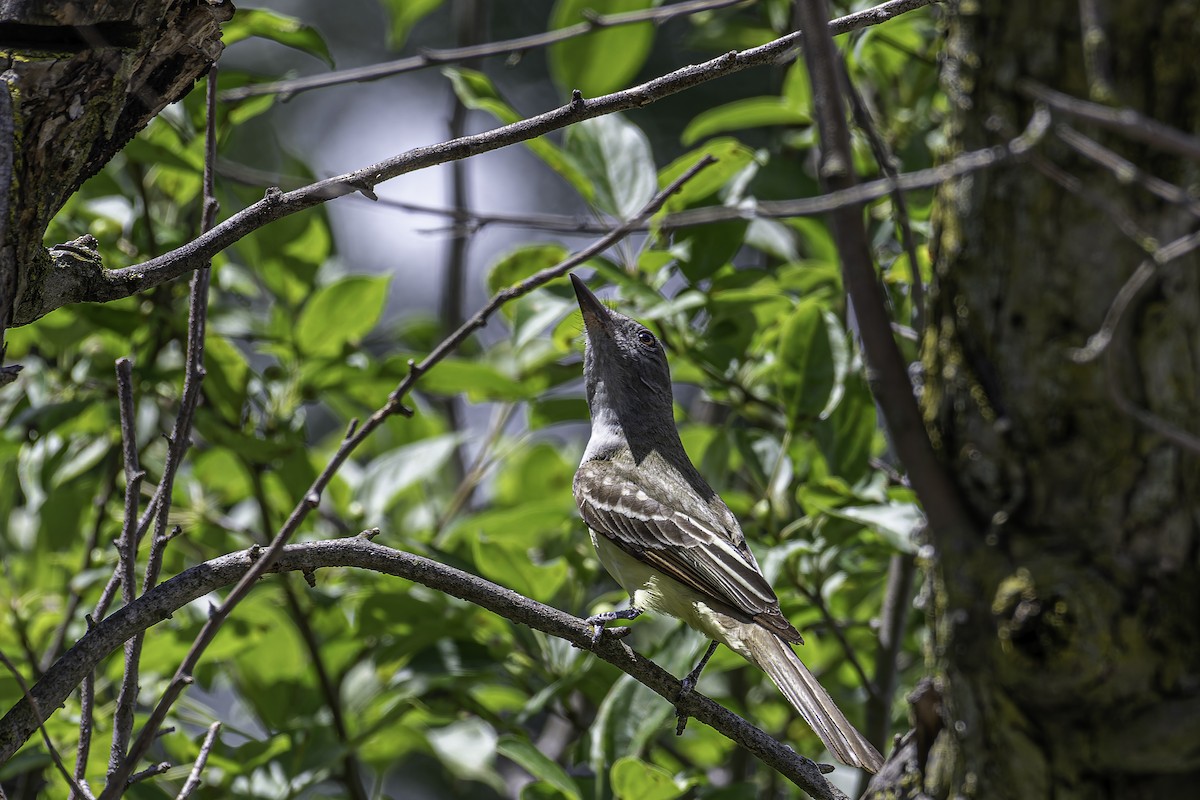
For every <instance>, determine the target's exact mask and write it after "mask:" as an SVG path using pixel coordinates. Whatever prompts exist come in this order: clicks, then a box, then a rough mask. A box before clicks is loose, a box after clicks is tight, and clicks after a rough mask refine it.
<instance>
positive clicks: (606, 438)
mask: <svg viewBox="0 0 1200 800" xmlns="http://www.w3.org/2000/svg"><path fill="white" fill-rule="evenodd" d="M624 444H625V433H624V432H623V431H622V430H621V425H620V423H619V422H618V421H617V415H616V413H615V412H614V411H613V410H612V409H611V408H609V407H608V406H607V405H606V404H603V403H597V404H596V408H593V409H592V437H591V438H590V439H588V443H587V449H586V450H584V451H583V462H588V461H591V460H592V459H593V458H595V457H596V456H598V455H601V454H603V453H609V452H611V451H613V450H615V449H617V448H618V447H620V446H622V445H624Z"/></svg>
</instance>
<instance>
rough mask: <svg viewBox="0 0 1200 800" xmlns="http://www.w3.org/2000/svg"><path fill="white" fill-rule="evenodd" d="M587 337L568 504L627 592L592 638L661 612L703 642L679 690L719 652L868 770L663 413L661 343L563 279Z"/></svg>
mask: <svg viewBox="0 0 1200 800" xmlns="http://www.w3.org/2000/svg"><path fill="white" fill-rule="evenodd" d="M571 282H572V283H573V284H574V286H575V295H576V297H577V298H578V301H579V308H580V310H581V311H582V312H583V321H584V327H585V328H586V330H587V347H586V350H585V354H584V359H583V373H584V378H585V383H586V385H587V401H588V408H589V409H590V411H591V416H592V435H591V439H590V440H589V441H588V444H587V449H586V450H585V452H584V454H583V461H582V463H580V465H579V469H578V470H577V471H576V473H575V480H574V492H575V502H576V504H577V505H578V506H579V513H580V515H581V516H582V517H583V520H584V522H586V523H587V526H588V528H589V530H590V532H591V537H592V543H593V544H594V545H595V546H596V553H597V554H598V555H599V557H600V563H602V564H603V565H604V568H605V569H607V570H608V572H609V574H610V575H612V576H613V578H615V579H616V581H617V582H618V583H619V584H621V586H622V587H623V588H624V589H625V591H627V592H628V593H629V596H630V607H629V608H628V609H627V610H620V611H610V612H607V613H604V614H597V615H595V616H593V617H589V618H588V620H587V621H588V622H590V623H592V624H593V625H595V626H596V627H595V634H594V637H593V638H594V639H596V640H598V639H599V637H600V635H601V633H602V632H603V628H604V625H605V624H606V623H608V622H611V621H612V620H614V619H633V618H634V617H636V616H638V615H639V614H641V613H642V612H643V611H644V610H650V611H658V612H662V613H666V614H670V615H672V616H674V617H678V618H679V619H681V620H683V621H684V622H686V623H687V624H688V625H689V626H691V627H692V628H694V629H695V630H697V631H700V632H701V633H703V634H704V635H705V636H707V637H708V638H709V639H711V640H712V644H711V645H710V647H709V649H708V652H707V653H705V656H704V658H703V659H702V660H701V662H700V664H699V665H698V666H697V668H696V669H695V670H693V671H692V673H691V674H690V675H689V676H688V677H687V678H686V679H685V680H684V691H689V690H690V689H691V688H692V687H693V686H694V685H695V681H696V679H697V678H698V677H699V673H700V670H701V669H702V668H703V667H704V664H705V663H706V662H707V661H708V658H709V657H710V656H711V655H712V653H713V651H714V650H715V649H716V646H717V643H718V642H719V643H721V644H724V645H726V646H727V647H729V648H732V649H733V650H735V651H736V652H738V653H740V654H741V655H742V656H743V657H745V658H747V659H749V660H750V661H751V662H753V663H754V664H757V665H758V667H759V668H761V669H762V670H763V671H764V672H766V673H767V674H768V675H769V676H771V680H773V681H774V682H775V685H776V686H778V687H779V689H780V690H781V691H782V692H783V694H784V696H785V697H787V699H788V701H789V702H790V703H791V704H792V705H793V706H794V707H795V708H796V710H797V711H798V712H800V716H802V717H803V718H804V721H805V722H807V723H808V725H809V726H810V727H811V728H812V729H813V730H814V731H815V732H816V733H817V735H818V736H820V737H821V741H822V742H824V743H825V746H826V747H828V748H829V751H830V752H831V753H833V755H834V756H835V757H836V758H837V759H838V760H839V761H841V762H842V763H843V764H846V765H848V766H852V767H859V768H861V769H865V770H867V771H869V772H876V771H877V770H878V769H879V767H880V765H881V764H882V762H883V759H882V758H881V757H880V755H879V753H878V751H876V750H875V748H874V747H872V746H871V744H870V742H868V741H867V740H866V739H865V738H863V736H862V734H860V733H859V732H858V731H857V730H855V728H854V726H853V725H851V724H850V722H849V721H848V720H847V719H846V717H845V715H844V714H842V712H841V710H840V709H839V708H838V707H837V705H836V704H835V703H834V702H833V699H832V698H831V697H830V696H829V693H828V692H826V691H825V690H824V689H823V688H822V687H821V685H820V684H819V683H817V680H816V678H814V677H813V675H812V673H811V672H809V671H808V668H807V667H805V666H804V664H803V663H802V662H801V661H800V659H799V657H798V656H797V655H796V654H795V652H793V650H792V645H793V644H803V639H802V638H801V636H800V633H799V632H798V631H797V630H796V629H795V628H794V627H792V624H791V623H790V622H788V620H787V619H786V618H785V617H784V616H783V613H782V612H781V611H780V610H779V599H778V598H777V597H776V596H775V592H774V590H772V588H771V586H770V584H769V583H767V580H766V578H764V577H763V574H762V570H761V569H759V566H758V562H757V561H756V560H755V558H754V554H753V553H751V552H750V548H749V547H748V546H747V545H746V537H745V536H744V535H743V534H742V529H741V527H740V526H739V525H738V521H737V519H736V518H735V517H734V515H733V512H731V511H730V510H729V508H728V507H727V506H726V505H725V503H724V502H723V501H722V500H721V498H720V497H719V496H718V495H717V493H716V492H714V491H713V490H712V488H711V487H710V486H709V485H708V483H707V482H705V480H704V478H703V477H701V475H700V473H699V472H698V471H697V470H696V468H695V466H693V465H692V462H691V460H690V459H689V458H688V456H687V453H686V452H685V451H684V449H683V444H682V442H680V440H679V431H678V430H677V429H676V427H675V419H674V414H673V410H672V395H671V373H670V370H669V369H668V367H667V355H666V353H665V352H664V351H663V348H662V345H661V344H660V343H659V341H658V339H657V337H655V336H654V334H653V333H651V332H650V331H649V330H647V329H646V328H645V327H644V326H642V325H640V324H639V323H637V322H636V321H634V320H632V319H630V318H629V317H626V316H624V315H622V314H618V313H617V312H615V311H613V310H611V309H609V308H607V307H606V306H604V305H603V304H601V303H600V301H599V300H597V299H596V296H595V295H593V294H592V293H591V292H590V291H588V288H587V286H585V285H584V283H583V281H581V280H580V279H579V278H578V277H576V276H575V275H572V276H571Z"/></svg>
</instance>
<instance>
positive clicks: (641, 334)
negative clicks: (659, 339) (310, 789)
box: [637, 328, 654, 347]
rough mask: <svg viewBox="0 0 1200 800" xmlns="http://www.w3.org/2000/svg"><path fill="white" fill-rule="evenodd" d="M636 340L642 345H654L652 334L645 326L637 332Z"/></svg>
mask: <svg viewBox="0 0 1200 800" xmlns="http://www.w3.org/2000/svg"><path fill="white" fill-rule="evenodd" d="M637 340H638V344H640V345H641V346H642V347H654V334H653V333H651V332H650V331H648V330H646V329H645V328H642V329H641V330H640V331H638V332H637Z"/></svg>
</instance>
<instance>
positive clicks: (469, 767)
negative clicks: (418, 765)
mask: <svg viewBox="0 0 1200 800" xmlns="http://www.w3.org/2000/svg"><path fill="white" fill-rule="evenodd" d="M426 736H427V738H428V739H429V745H430V747H432V748H433V751H434V752H435V753H437V755H438V758H440V759H441V761H442V763H443V764H445V765H446V766H447V767H449V768H450V771H451V772H453V773H454V774H455V775H457V776H458V777H460V778H479V777H483V776H485V775H487V774H488V773H490V772H491V771H492V760H493V759H494V758H495V755H496V743H497V740H498V737H497V736H496V730H495V728H493V727H492V726H491V725H489V724H488V723H486V722H484V721H483V720H481V719H478V718H469V719H464V720H462V721H460V722H452V723H450V724H449V725H447V726H446V727H444V728H435V729H433V730H430V731H429V732H428V733H427V734H426Z"/></svg>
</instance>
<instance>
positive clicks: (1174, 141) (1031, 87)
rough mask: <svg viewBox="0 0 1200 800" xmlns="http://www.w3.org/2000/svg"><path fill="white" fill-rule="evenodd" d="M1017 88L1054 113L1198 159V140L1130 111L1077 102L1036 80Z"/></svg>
mask: <svg viewBox="0 0 1200 800" xmlns="http://www.w3.org/2000/svg"><path fill="white" fill-rule="evenodd" d="M1017 89H1018V90H1020V91H1021V92H1022V93H1023V94H1025V95H1026V96H1028V97H1032V98H1033V99H1034V100H1038V101H1040V102H1042V103H1045V104H1046V105H1047V106H1049V107H1050V109H1051V110H1052V111H1054V112H1056V113H1059V114H1063V115H1065V116H1068V117H1075V118H1076V119H1082V120H1087V121H1088V122H1091V123H1093V124H1094V125H1099V126H1100V127H1102V128H1108V129H1109V130H1112V131H1116V132H1117V133H1120V134H1122V135H1124V136H1126V137H1128V138H1130V139H1133V140H1134V141H1136V142H1142V143H1143V144H1148V145H1151V146H1153V147H1157V148H1159V149H1161V150H1166V151H1168V152H1171V153H1175V154H1176V155H1180V156H1184V157H1185V158H1191V159H1197V160H1200V138H1197V137H1195V136H1192V135H1191V134H1189V133H1185V132H1184V131H1181V130H1179V129H1178V128H1173V127H1171V126H1170V125H1167V124H1165V123H1162V122H1159V121H1158V120H1156V119H1153V118H1151V117H1147V116H1146V115H1145V114H1142V113H1141V112H1138V111H1134V110H1133V109H1132V108H1112V107H1110V106H1103V105H1100V104H1099V103H1093V102H1091V101H1090V100H1080V99H1079V98H1078V97H1072V96H1071V95H1069V94H1064V93H1062V92H1058V91H1055V90H1054V89H1051V88H1050V87H1048V86H1043V85H1042V84H1040V83H1038V82H1037V81H1032V80H1029V79H1028V78H1022V79H1021V80H1019V81H1017Z"/></svg>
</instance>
